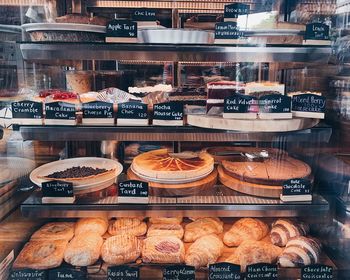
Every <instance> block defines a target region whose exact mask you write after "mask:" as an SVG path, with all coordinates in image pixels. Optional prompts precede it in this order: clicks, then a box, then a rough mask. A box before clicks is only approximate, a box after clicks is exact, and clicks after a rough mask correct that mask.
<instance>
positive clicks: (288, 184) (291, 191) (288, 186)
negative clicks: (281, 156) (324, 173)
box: [282, 179, 311, 195]
mask: <svg viewBox="0 0 350 280" xmlns="http://www.w3.org/2000/svg"><path fill="white" fill-rule="evenodd" d="M282 194H283V195H306V194H311V182H310V180H307V179H290V180H287V181H285V182H284V183H283V189H282Z"/></svg>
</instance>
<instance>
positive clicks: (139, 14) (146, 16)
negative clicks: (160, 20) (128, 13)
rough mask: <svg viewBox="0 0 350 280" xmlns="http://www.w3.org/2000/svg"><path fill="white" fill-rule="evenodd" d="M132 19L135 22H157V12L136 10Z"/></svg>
mask: <svg viewBox="0 0 350 280" xmlns="http://www.w3.org/2000/svg"><path fill="white" fill-rule="evenodd" d="M132 19H133V20H135V21H156V10H154V9H136V10H134V12H133V15H132Z"/></svg>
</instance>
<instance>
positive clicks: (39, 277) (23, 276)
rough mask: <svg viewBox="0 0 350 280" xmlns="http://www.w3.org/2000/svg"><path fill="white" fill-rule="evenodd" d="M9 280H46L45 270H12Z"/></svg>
mask: <svg viewBox="0 0 350 280" xmlns="http://www.w3.org/2000/svg"><path fill="white" fill-rule="evenodd" d="M10 279H11V280H46V279H48V278H47V271H46V270H33V269H20V270H13V271H12V272H11V274H10Z"/></svg>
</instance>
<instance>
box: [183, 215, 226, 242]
mask: <svg viewBox="0 0 350 280" xmlns="http://www.w3.org/2000/svg"><path fill="white" fill-rule="evenodd" d="M223 231H224V228H223V222H222V221H221V220H220V219H218V218H201V219H198V220H196V221H194V222H192V223H189V224H187V225H186V226H185V235H184V241H185V242H194V241H195V240H197V239H198V238H200V237H202V236H204V235H208V234H220V233H222V232H223Z"/></svg>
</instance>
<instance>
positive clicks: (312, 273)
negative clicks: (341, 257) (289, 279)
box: [301, 264, 333, 280]
mask: <svg viewBox="0 0 350 280" xmlns="http://www.w3.org/2000/svg"><path fill="white" fill-rule="evenodd" d="M301 279H302V280H308V279H323V280H325V279H333V267H331V266H329V265H323V264H314V265H307V266H304V267H303V268H302V269H301Z"/></svg>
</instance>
